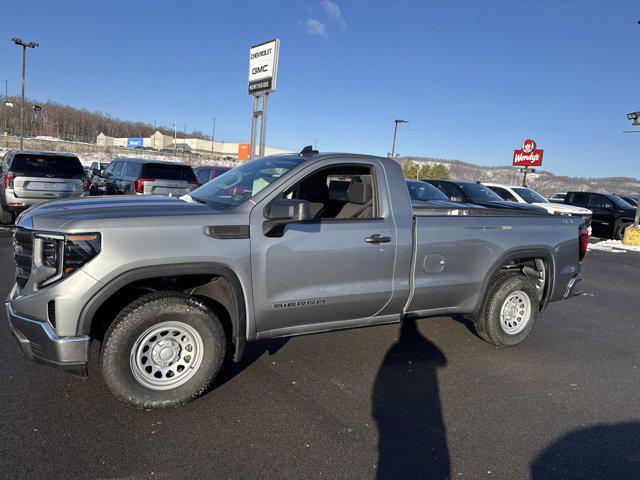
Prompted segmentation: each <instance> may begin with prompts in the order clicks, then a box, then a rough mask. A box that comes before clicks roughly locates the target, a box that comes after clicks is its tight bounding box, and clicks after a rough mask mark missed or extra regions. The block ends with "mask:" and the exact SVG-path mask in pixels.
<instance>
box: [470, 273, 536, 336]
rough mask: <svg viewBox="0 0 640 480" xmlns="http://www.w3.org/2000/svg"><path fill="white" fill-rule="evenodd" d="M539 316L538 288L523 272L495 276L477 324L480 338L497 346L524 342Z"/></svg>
mask: <svg viewBox="0 0 640 480" xmlns="http://www.w3.org/2000/svg"><path fill="white" fill-rule="evenodd" d="M537 316H538V292H537V291H536V287H535V285H534V284H533V282H531V280H529V279H528V278H527V277H526V276H525V275H523V274H522V273H520V272H504V273H499V274H498V275H496V276H495V277H494V279H493V281H492V283H491V285H490V287H489V290H488V292H487V296H486V297H485V299H484V302H483V303H482V307H481V308H480V315H479V317H478V319H477V321H476V330H477V332H478V335H480V337H481V338H483V339H484V340H486V341H487V342H490V343H493V344H494V345H498V346H513V345H517V344H519V343H520V342H522V341H523V340H524V339H525V338H527V336H528V335H529V333H530V332H531V330H532V329H533V325H534V323H535V321H536V318H537Z"/></svg>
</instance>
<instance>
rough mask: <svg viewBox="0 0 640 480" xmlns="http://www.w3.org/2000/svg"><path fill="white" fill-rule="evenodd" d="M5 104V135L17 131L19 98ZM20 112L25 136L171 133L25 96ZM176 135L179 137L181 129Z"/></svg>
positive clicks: (84, 138)
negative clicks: (22, 110)
mask: <svg viewBox="0 0 640 480" xmlns="http://www.w3.org/2000/svg"><path fill="white" fill-rule="evenodd" d="M7 103H9V104H11V105H13V106H12V107H11V106H5V105H4V102H3V105H2V111H1V112H0V113H1V114H2V117H1V120H0V129H2V131H7V132H9V134H19V132H20V97H8V99H7ZM34 106H35V107H36V108H34ZM38 107H39V108H38ZM24 112H25V113H24V118H25V121H24V129H25V136H28V137H35V136H47V137H56V138H62V139H65V140H72V141H79V142H87V143H93V142H95V141H96V137H97V136H98V134H99V133H104V134H105V135H107V136H110V137H148V136H150V135H152V134H153V133H154V132H155V131H160V132H162V133H164V134H166V135H170V136H173V134H174V132H173V128H170V127H166V126H165V127H163V126H157V127H156V126H154V125H151V124H149V123H144V122H132V121H129V120H122V119H119V118H115V117H112V116H111V115H109V114H106V113H102V112H91V111H89V110H87V109H84V108H76V107H72V106H69V105H63V104H60V103H56V102H53V101H51V100H49V101H46V102H39V101H33V100H29V99H25V106H24ZM178 134H179V136H183V135H184V132H178ZM187 134H188V136H190V137H191V138H202V139H206V140H209V139H210V137H209V136H208V135H205V134H204V133H202V132H199V131H195V132H188V133H187Z"/></svg>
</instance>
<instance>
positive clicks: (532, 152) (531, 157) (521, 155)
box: [513, 139, 543, 167]
mask: <svg viewBox="0 0 640 480" xmlns="http://www.w3.org/2000/svg"><path fill="white" fill-rule="evenodd" d="M542 153H543V150H538V149H537V148H536V142H534V141H533V140H531V139H528V140H525V141H524V142H523V143H522V148H521V149H520V150H514V151H513V166H514V167H539V166H540V165H542Z"/></svg>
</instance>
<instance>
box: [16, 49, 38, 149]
mask: <svg viewBox="0 0 640 480" xmlns="http://www.w3.org/2000/svg"><path fill="white" fill-rule="evenodd" d="M12 40H13V43H15V44H16V45H18V46H19V47H22V101H21V102H20V150H22V149H23V147H24V77H25V74H26V68H27V67H26V65H27V47H29V48H36V47H37V46H38V45H39V44H38V43H36V42H29V43H25V42H23V41H22V40H21V39H19V38H13V39H12Z"/></svg>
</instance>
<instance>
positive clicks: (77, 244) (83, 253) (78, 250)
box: [64, 233, 100, 275]
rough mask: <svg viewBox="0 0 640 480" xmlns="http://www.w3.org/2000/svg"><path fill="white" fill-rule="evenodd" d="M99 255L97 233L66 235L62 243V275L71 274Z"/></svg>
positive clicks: (98, 237) (98, 236)
mask: <svg viewBox="0 0 640 480" xmlns="http://www.w3.org/2000/svg"><path fill="white" fill-rule="evenodd" d="M99 253H100V234H99V233H82V234H77V235H66V237H65V242H64V275H69V274H70V273H73V272H74V271H76V270H77V269H79V268H80V267H82V266H83V265H84V264H85V263H87V262H88V261H89V260H91V259H92V258H93V257H95V256H96V255H98V254H99Z"/></svg>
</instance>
